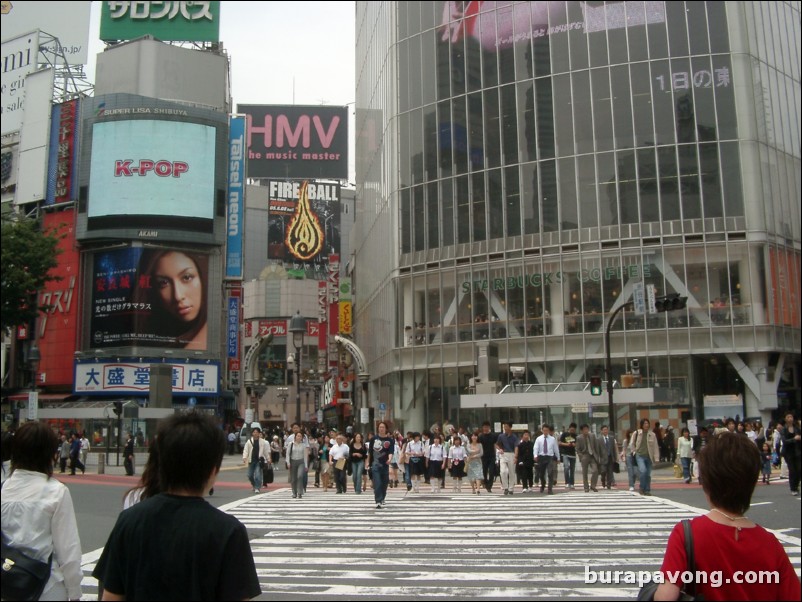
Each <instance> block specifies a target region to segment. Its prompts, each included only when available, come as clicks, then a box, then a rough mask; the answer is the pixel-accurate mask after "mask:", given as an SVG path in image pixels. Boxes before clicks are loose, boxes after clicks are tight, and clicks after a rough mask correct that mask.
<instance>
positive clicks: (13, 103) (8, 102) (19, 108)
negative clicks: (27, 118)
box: [0, 30, 39, 136]
mask: <svg viewBox="0 0 802 602" xmlns="http://www.w3.org/2000/svg"><path fill="white" fill-rule="evenodd" d="M3 35H5V30H4V31H3ZM38 48H39V32H38V31H33V32H30V33H27V34H25V35H22V36H20V37H18V38H15V39H13V40H6V41H4V42H3V44H2V64H3V72H2V79H0V90H2V94H0V103H2V104H0V109H2V116H3V118H2V119H0V134H2V135H3V136H5V135H6V134H10V133H12V132H17V131H19V129H20V128H21V127H22V115H23V113H24V112H25V77H26V76H27V75H28V74H29V73H31V72H33V70H34V69H36V61H37V57H38Z"/></svg>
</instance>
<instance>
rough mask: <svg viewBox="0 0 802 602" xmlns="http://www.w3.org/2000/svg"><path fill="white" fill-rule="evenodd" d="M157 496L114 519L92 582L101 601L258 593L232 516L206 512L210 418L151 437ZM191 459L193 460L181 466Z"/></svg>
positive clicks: (168, 424) (216, 446)
mask: <svg viewBox="0 0 802 602" xmlns="http://www.w3.org/2000/svg"><path fill="white" fill-rule="evenodd" d="M157 439H158V442H159V478H160V481H161V484H162V486H163V487H164V492H163V493H159V494H157V495H155V496H153V497H150V498H148V499H146V500H144V501H142V502H140V503H138V504H135V505H134V506H132V507H131V508H129V509H127V510H124V511H123V512H122V513H120V516H119V517H118V518H117V523H116V524H115V525H114V528H113V529H112V532H111V535H110V536H109V539H108V541H107V542H106V546H105V547H104V549H103V553H102V554H101V556H100V560H98V563H97V565H96V566H95V570H94V571H93V572H92V576H93V577H95V578H96V579H97V580H98V581H100V582H101V583H102V585H103V592H102V599H104V600H244V599H250V598H254V597H256V596H258V595H259V594H261V593H262V592H261V588H260V586H259V579H258V577H257V574H256V567H255V564H254V561H253V553H252V551H251V546H250V543H249V542H248V532H247V531H246V529H245V527H244V525H243V524H242V523H240V522H239V521H238V520H237V519H236V518H234V517H233V516H230V515H228V514H226V513H224V512H222V511H221V510H218V509H217V508H214V507H213V506H211V505H210V504H209V503H208V502H207V501H206V500H205V499H204V498H203V496H204V494H205V493H206V492H207V491H209V490H210V489H211V487H213V486H214V482H215V479H216V478H217V474H218V472H219V471H220V465H221V464H222V462H223V454H224V453H225V448H226V439H225V436H224V435H223V431H221V430H220V429H219V428H218V427H217V425H216V424H215V422H214V420H213V419H212V418H211V417H210V416H206V415H203V414H199V413H196V412H189V413H187V414H177V415H174V416H171V417H169V418H167V419H166V420H165V421H164V422H163V423H162V424H161V426H160V427H159V430H158V433H157ZM187 458H191V459H192V461H191V462H189V461H187Z"/></svg>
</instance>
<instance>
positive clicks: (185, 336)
mask: <svg viewBox="0 0 802 602" xmlns="http://www.w3.org/2000/svg"><path fill="white" fill-rule="evenodd" d="M93 269H94V271H93V275H92V282H93V286H92V299H91V308H92V316H91V318H90V329H91V335H90V336H91V341H90V346H91V347H119V346H126V345H136V346H145V347H173V348H184V349H199V350H205V349H206V348H207V330H208V323H207V318H208V295H209V284H208V273H209V257H208V255H204V254H200V253H196V252H194V251H188V250H185V249H174V248H163V247H162V248H147V249H143V248H139V247H129V248H125V249H113V250H108V251H100V252H97V253H95V256H94V268H93Z"/></svg>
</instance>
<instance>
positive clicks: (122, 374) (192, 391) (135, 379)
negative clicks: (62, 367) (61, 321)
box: [73, 358, 220, 397]
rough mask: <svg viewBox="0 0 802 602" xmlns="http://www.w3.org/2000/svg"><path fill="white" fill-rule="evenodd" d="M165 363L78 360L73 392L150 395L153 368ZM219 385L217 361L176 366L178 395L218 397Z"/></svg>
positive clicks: (192, 362)
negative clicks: (153, 365) (151, 369)
mask: <svg viewBox="0 0 802 602" xmlns="http://www.w3.org/2000/svg"><path fill="white" fill-rule="evenodd" d="M162 361H163V360H161V359H154V360H150V361H147V360H145V361H143V360H142V358H136V359H134V358H125V359H124V360H123V361H119V360H118V361H116V362H102V361H101V362H96V361H95V360H80V361H76V362H75V380H74V382H75V386H74V387H73V391H74V392H75V393H80V394H82V395H102V394H109V393H115V394H127V393H129V394H137V393H139V394H147V393H148V391H149V389H150V365H151V364H154V363H161V362H162ZM219 382H220V365H219V364H218V363H217V362H206V361H205V360H204V361H203V362H202V363H201V362H198V361H197V360H186V361H182V362H181V363H180V364H174V365H173V370H172V385H173V395H175V396H190V395H192V396H198V397H209V396H212V395H218V394H219V392H220V386H219Z"/></svg>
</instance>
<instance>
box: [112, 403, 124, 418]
mask: <svg viewBox="0 0 802 602" xmlns="http://www.w3.org/2000/svg"><path fill="white" fill-rule="evenodd" d="M114 413H115V414H116V415H117V416H120V415H121V414H122V413H123V402H122V401H115V402H114Z"/></svg>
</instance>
